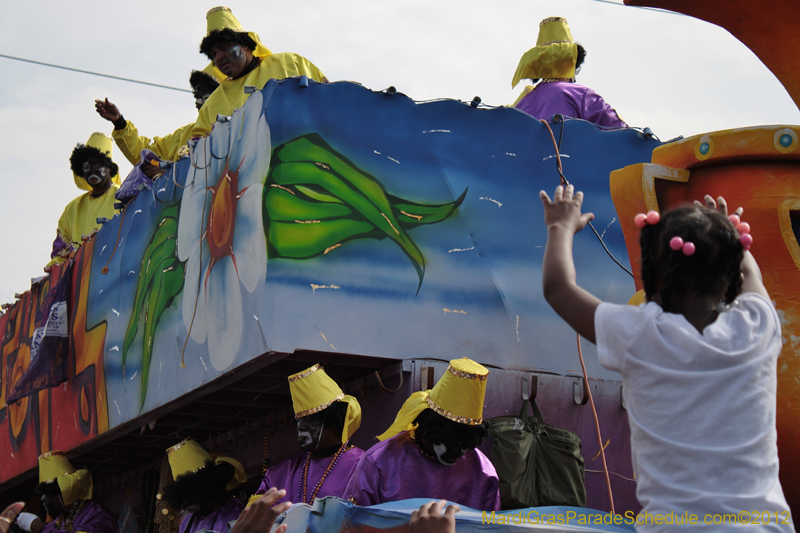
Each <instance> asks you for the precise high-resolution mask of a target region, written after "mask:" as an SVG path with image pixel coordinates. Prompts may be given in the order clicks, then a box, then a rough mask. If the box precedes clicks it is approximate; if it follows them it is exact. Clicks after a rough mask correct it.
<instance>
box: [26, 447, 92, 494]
mask: <svg viewBox="0 0 800 533" xmlns="http://www.w3.org/2000/svg"><path fill="white" fill-rule="evenodd" d="M53 481H55V482H57V483H58V488H59V490H60V491H61V500H62V502H63V504H64V507H68V506H70V505H72V504H73V503H75V502H76V501H78V500H91V499H92V492H93V490H94V487H93V485H92V475H91V474H90V473H89V471H88V470H75V468H74V467H73V466H72V464H71V463H70V462H69V460H67V458H66V457H64V452H61V451H57V450H54V451H52V452H47V453H45V454H42V455H40V456H39V483H52V482H53Z"/></svg>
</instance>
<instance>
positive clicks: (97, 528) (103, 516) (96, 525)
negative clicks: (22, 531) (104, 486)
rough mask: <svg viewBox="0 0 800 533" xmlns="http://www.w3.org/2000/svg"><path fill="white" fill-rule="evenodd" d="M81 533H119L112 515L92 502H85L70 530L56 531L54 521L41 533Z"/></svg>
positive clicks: (103, 507) (101, 506) (102, 506)
mask: <svg viewBox="0 0 800 533" xmlns="http://www.w3.org/2000/svg"><path fill="white" fill-rule="evenodd" d="M79 531H83V532H85V533H119V530H118V529H117V521H116V520H114V515H112V514H111V511H109V510H108V509H106V507H105V506H104V505H103V504H101V503H98V502H96V501H93V500H89V501H87V502H86V505H85V506H84V508H83V509H81V512H80V513H78V516H76V517H75V521H74V522H73V523H72V529H71V530H66V529H58V528H57V527H56V523H55V520H54V521H52V522H50V523H49V524H46V525H45V526H44V529H42V533H78V532H79Z"/></svg>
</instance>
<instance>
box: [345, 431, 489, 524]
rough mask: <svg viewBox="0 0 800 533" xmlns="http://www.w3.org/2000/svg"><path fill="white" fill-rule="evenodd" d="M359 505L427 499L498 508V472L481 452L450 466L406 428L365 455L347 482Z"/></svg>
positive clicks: (480, 508)
mask: <svg viewBox="0 0 800 533" xmlns="http://www.w3.org/2000/svg"><path fill="white" fill-rule="evenodd" d="M347 496H348V498H353V499H354V501H355V503H356V504H357V505H361V506H368V505H378V504H380V503H386V502H393V501H397V500H407V499H409V498H430V499H434V500H448V501H450V502H455V503H459V504H461V505H466V506H467V507H472V508H473V509H478V510H483V511H499V510H500V482H499V480H498V478H497V471H496V470H495V469H494V465H493V464H492V463H491V461H489V458H488V457H486V456H485V455H484V454H483V452H481V451H480V450H478V449H472V450H469V451H467V453H465V454H464V456H463V457H461V458H460V459H459V460H458V461H457V462H456V464H454V465H453V466H444V465H443V464H440V463H439V462H438V461H436V459H432V458H430V457H428V456H426V455H424V454H423V453H422V452H421V451H420V449H419V448H418V447H417V445H416V443H415V442H414V440H413V439H412V438H411V436H410V435H409V434H408V432H407V431H403V432H402V433H399V434H398V435H395V436H394V437H392V438H391V439H386V440H385V441H383V442H379V443H378V444H376V445H375V446H373V447H372V448H370V449H369V450H367V452H366V453H365V454H364V457H362V458H361V461H359V463H358V467H357V469H356V472H355V473H354V474H353V477H352V478H351V479H350V483H349V484H348V485H347Z"/></svg>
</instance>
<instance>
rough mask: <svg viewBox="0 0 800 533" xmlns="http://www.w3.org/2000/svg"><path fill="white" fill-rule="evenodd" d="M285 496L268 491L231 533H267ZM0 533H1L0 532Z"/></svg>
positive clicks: (283, 508)
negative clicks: (278, 502)
mask: <svg viewBox="0 0 800 533" xmlns="http://www.w3.org/2000/svg"><path fill="white" fill-rule="evenodd" d="M284 496H286V491H285V490H276V489H275V487H273V488H271V489H269V490H268V491H267V492H266V494H264V495H263V496H261V498H259V499H258V500H256V501H255V502H253V504H252V505H251V506H250V507H248V508H247V509H245V510H244V511H242V514H240V515H239V518H238V519H236V523H235V524H234V525H233V529H232V530H231V533H269V530H270V529H272V525H273V524H274V523H275V520H277V519H278V517H279V516H280V515H281V513H283V512H284V511H286V510H287V509H289V507H291V506H292V503H291V502H283V503H280V504H278V505H275V502H276V501H278V500H280V499H281V498H283V497H284ZM288 527H289V526H287V525H286V524H282V525H281V526H280V527H279V528H278V529H276V530H275V533H285V532H286V529H287V528H288ZM0 533H3V532H2V531H0Z"/></svg>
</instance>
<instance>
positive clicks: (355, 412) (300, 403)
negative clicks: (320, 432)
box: [289, 365, 361, 442]
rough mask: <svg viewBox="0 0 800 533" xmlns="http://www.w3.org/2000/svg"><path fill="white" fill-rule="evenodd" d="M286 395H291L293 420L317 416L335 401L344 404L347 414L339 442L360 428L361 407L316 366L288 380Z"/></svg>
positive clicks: (345, 440)
mask: <svg viewBox="0 0 800 533" xmlns="http://www.w3.org/2000/svg"><path fill="white" fill-rule="evenodd" d="M289 391H290V392H291V393H292V405H293V406H294V417H295V418H302V417H304V416H308V415H313V414H314V413H319V412H320V411H322V410H323V409H327V408H328V407H330V406H331V404H333V402H336V401H341V402H344V403H346V404H347V414H346V415H345V417H344V428H342V442H347V441H348V440H350V437H352V436H353V433H355V432H356V430H357V429H358V428H359V427H360V426H361V404H359V403H358V400H356V399H355V398H353V397H352V396H350V395H349V394H345V393H344V392H343V391H342V389H341V388H339V385H337V384H336V382H335V381H333V380H332V379H331V378H330V377H328V374H326V373H325V370H323V369H322V367H321V366H319V365H314V366H312V367H311V368H308V369H306V370H303V371H302V372H298V373H297V374H293V375H291V376H289Z"/></svg>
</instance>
